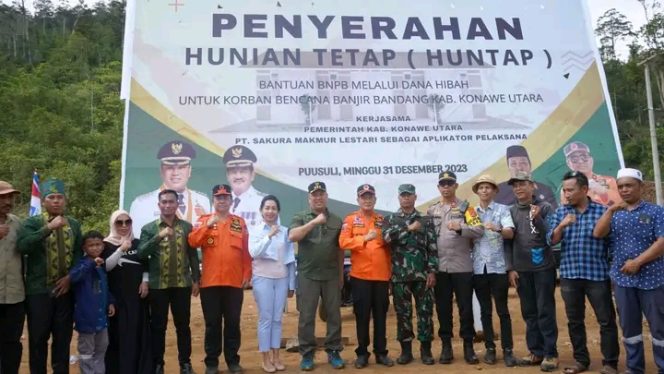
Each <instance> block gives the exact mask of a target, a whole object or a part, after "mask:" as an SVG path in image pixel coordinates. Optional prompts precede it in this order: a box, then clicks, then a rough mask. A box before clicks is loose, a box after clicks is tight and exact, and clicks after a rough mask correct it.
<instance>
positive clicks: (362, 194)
mask: <svg viewBox="0 0 664 374" xmlns="http://www.w3.org/2000/svg"><path fill="white" fill-rule="evenodd" d="M357 203H358V205H359V206H360V209H359V210H357V211H355V212H353V213H351V214H349V215H348V216H346V218H345V219H344V224H343V226H342V227H341V235H339V247H340V248H341V249H349V250H350V251H351V252H350V253H351V254H350V263H351V270H350V281H351V285H352V289H353V310H354V312H355V328H356V331H357V349H356V350H355V353H357V359H356V360H355V367H356V368H358V369H361V368H363V367H365V366H367V365H368V363H369V352H368V351H367V347H368V346H369V322H370V319H371V316H372V315H373V326H374V334H373V336H374V339H373V348H374V354H375V355H376V363H377V364H381V365H385V366H392V365H394V361H392V359H390V358H389V357H388V355H387V337H386V332H385V322H386V318H387V307H388V305H389V296H388V288H389V280H390V276H391V275H392V272H391V268H390V249H389V247H388V245H387V243H385V241H384V240H383V234H382V225H383V216H382V215H380V214H378V213H376V212H375V211H374V206H375V205H376V190H375V189H374V187H373V186H371V185H369V184H363V185H361V186H360V187H358V188H357Z"/></svg>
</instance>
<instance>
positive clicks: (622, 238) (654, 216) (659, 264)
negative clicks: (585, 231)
mask: <svg viewBox="0 0 664 374" xmlns="http://www.w3.org/2000/svg"><path fill="white" fill-rule="evenodd" d="M661 237H664V208H662V207H661V206H658V205H655V204H651V203H648V202H645V201H641V202H640V203H639V205H637V206H636V208H634V209H633V210H631V211H630V210H626V209H622V210H619V211H617V212H615V213H614V214H613V217H612V219H611V249H612V250H613V263H612V264H611V278H612V279H613V281H614V282H616V284H617V285H618V286H620V287H634V288H639V289H642V290H652V289H655V288H658V287H659V286H661V285H662V284H664V256H660V257H659V258H657V259H656V260H654V261H651V262H649V263H647V264H645V265H643V266H642V267H641V269H640V270H639V272H638V273H636V274H635V275H627V274H624V273H622V272H621V271H620V268H622V267H623V265H624V264H625V261H627V260H630V259H634V258H636V257H638V256H639V255H640V254H641V253H643V252H645V251H646V250H647V249H648V248H649V247H650V246H651V245H652V244H653V243H654V242H655V241H656V240H657V239H658V238H661Z"/></svg>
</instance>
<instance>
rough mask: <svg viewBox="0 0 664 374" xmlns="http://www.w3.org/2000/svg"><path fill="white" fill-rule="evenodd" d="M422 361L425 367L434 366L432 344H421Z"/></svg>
mask: <svg viewBox="0 0 664 374" xmlns="http://www.w3.org/2000/svg"><path fill="white" fill-rule="evenodd" d="M420 360H422V363H423V364H424V365H433V364H434V363H435V361H434V359H433V354H432V353H431V342H422V343H420Z"/></svg>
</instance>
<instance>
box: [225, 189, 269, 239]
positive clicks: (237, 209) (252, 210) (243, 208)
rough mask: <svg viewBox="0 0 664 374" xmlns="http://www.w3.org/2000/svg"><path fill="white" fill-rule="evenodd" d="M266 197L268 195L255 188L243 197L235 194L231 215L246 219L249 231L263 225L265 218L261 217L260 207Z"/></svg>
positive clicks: (233, 195)
mask: <svg viewBox="0 0 664 374" xmlns="http://www.w3.org/2000/svg"><path fill="white" fill-rule="evenodd" d="M266 195H267V194H265V193H262V192H260V191H258V190H256V189H255V188H254V186H251V187H249V189H248V190H247V191H245V192H244V193H243V194H242V195H236V194H235V193H233V194H232V197H233V200H232V201H231V213H233V214H235V215H236V216H240V217H242V218H244V222H245V223H246V224H247V228H248V229H252V228H254V227H257V226H260V225H262V224H263V217H262V216H261V212H260V207H261V201H262V200H263V197H265V196H266ZM236 199H238V200H236Z"/></svg>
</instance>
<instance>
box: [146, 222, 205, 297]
mask: <svg viewBox="0 0 664 374" xmlns="http://www.w3.org/2000/svg"><path fill="white" fill-rule="evenodd" d="M166 227H168V225H167V224H166V222H164V221H162V220H161V218H159V219H157V220H155V221H152V222H150V223H148V224H147V225H145V226H143V228H142V229H141V242H140V244H139V245H138V256H139V257H140V258H149V260H148V267H149V269H150V270H149V271H150V288H151V289H158V290H160V289H165V288H172V287H191V284H192V281H194V282H198V280H199V279H200V275H201V272H200V269H199V267H198V254H197V252H196V248H192V247H190V246H189V243H188V242H187V238H188V237H189V233H190V232H191V224H190V223H189V222H187V221H184V220H181V219H179V218H175V220H174V221H173V230H174V231H175V237H174V238H168V237H166V238H163V239H160V238H159V232H160V231H161V230H162V229H165V228H166Z"/></svg>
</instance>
